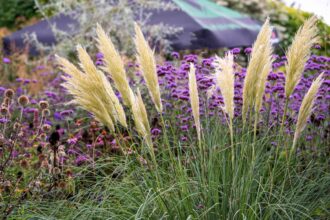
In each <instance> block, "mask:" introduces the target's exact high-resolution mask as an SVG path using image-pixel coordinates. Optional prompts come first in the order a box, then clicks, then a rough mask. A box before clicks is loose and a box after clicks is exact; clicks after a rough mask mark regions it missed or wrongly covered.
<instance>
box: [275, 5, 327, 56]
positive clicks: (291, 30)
mask: <svg viewBox="0 0 330 220" xmlns="http://www.w3.org/2000/svg"><path fill="white" fill-rule="evenodd" d="M271 7H273V8H274V9H275V12H276V13H274V14H273V16H271V19H272V22H273V23H274V24H275V25H277V26H281V27H283V28H282V29H281V33H282V39H281V42H280V47H281V48H288V46H289V45H290V44H291V42H292V39H293V37H294V35H295V33H296V32H297V30H298V29H299V27H300V26H301V25H302V24H303V22H304V21H305V20H306V19H307V18H309V17H311V16H312V15H313V14H312V13H309V12H304V11H300V10H297V9H294V8H291V7H286V6H285V5H284V4H275V3H272V5H271ZM276 14H277V15H276ZM281 14H282V15H285V16H280V15H281ZM318 30H319V33H318V35H319V36H320V46H321V49H320V50H319V51H318V53H317V54H319V55H326V56H329V55H330V50H329V46H330V37H329V36H330V26H328V25H327V24H326V23H324V22H323V21H322V20H320V21H319V22H318ZM282 52H283V51H282Z"/></svg>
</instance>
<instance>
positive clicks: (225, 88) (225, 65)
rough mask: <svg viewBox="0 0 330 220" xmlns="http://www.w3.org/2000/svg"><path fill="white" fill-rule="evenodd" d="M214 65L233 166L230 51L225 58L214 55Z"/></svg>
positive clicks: (232, 65) (232, 95) (231, 67)
mask: <svg viewBox="0 0 330 220" xmlns="http://www.w3.org/2000/svg"><path fill="white" fill-rule="evenodd" d="M213 64H214V66H215V70H216V72H215V77H216V84H217V86H218V87H219V88H220V91H221V94H222V97H223V100H224V108H223V109H224V111H225V112H226V113H227V115H228V117H229V122H228V125H229V131H230V142H231V149H232V152H231V153H232V155H231V159H232V164H233V166H234V161H235V149H234V132H233V118H234V83H235V75H234V57H233V54H232V53H228V54H227V55H226V56H225V58H223V59H222V58H219V57H218V56H216V58H215V61H214V62H213Z"/></svg>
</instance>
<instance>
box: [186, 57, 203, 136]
mask: <svg viewBox="0 0 330 220" xmlns="http://www.w3.org/2000/svg"><path fill="white" fill-rule="evenodd" d="M189 96H190V105H191V109H192V113H193V116H194V120H195V126H196V130H197V138H198V141H199V142H201V123H200V117H199V97H198V89H197V82H196V68H195V66H194V64H193V63H190V71H189Z"/></svg>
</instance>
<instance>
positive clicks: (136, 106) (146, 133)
mask: <svg viewBox="0 0 330 220" xmlns="http://www.w3.org/2000/svg"><path fill="white" fill-rule="evenodd" d="M132 113H133V119H134V123H135V127H136V130H137V132H138V133H139V134H140V135H141V136H142V137H143V139H144V140H145V142H146V144H147V146H148V147H149V151H150V153H151V155H152V157H153V159H155V152H154V149H153V144H152V139H151V133H150V132H151V131H150V125H149V120H148V115H147V110H146V107H145V105H144V102H143V100H142V97H141V93H140V90H139V89H138V90H137V94H136V96H135V99H134V102H133V105H132Z"/></svg>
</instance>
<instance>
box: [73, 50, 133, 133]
mask: <svg viewBox="0 0 330 220" xmlns="http://www.w3.org/2000/svg"><path fill="white" fill-rule="evenodd" d="M77 51H78V57H79V60H80V66H81V68H82V69H83V70H84V71H85V73H86V74H87V75H88V76H89V78H90V80H89V81H90V88H89V90H86V91H84V92H85V93H88V92H93V91H98V97H99V98H100V100H101V101H102V102H103V103H105V104H106V105H107V107H108V108H109V109H110V111H111V114H110V116H111V117H113V121H114V122H116V121H119V123H120V124H121V125H122V126H124V127H127V122H126V116H125V112H124V109H123V107H122V105H121V104H120V102H119V100H118V97H117V96H116V94H115V93H114V91H113V89H112V87H111V85H110V83H109V81H108V80H107V78H106V77H105V75H104V74H103V73H102V72H101V71H100V70H98V69H97V68H96V66H95V65H94V63H93V61H92V59H91V58H90V56H89V55H88V53H87V52H86V50H85V49H83V48H82V47H81V46H80V45H78V47H77Z"/></svg>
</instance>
